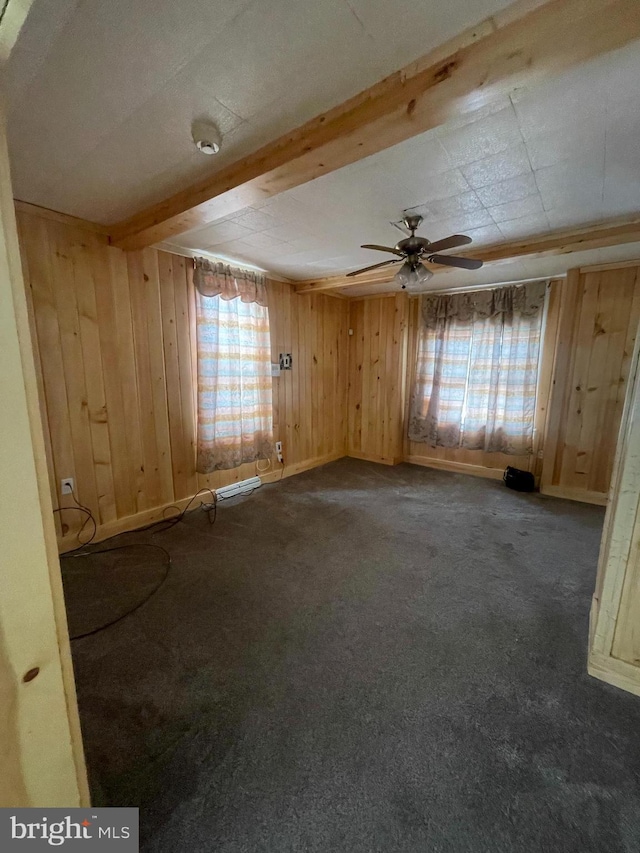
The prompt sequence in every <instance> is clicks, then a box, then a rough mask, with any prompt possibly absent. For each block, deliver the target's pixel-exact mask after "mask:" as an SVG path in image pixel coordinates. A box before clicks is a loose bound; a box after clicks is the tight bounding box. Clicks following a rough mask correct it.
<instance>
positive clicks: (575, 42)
mask: <svg viewBox="0 0 640 853" xmlns="http://www.w3.org/2000/svg"><path fill="white" fill-rule="evenodd" d="M532 2H533V5H534V6H535V8H533V10H531V11H526V10H527V9H530V7H531V5H532ZM523 9H524V10H525V11H524V12H523ZM637 38H640V9H639V6H638V0H549V1H548V2H546V3H543V4H542V5H539V6H536V3H535V0H528V2H526V3H524V4H523V3H522V2H519V3H518V4H516V5H515V6H514V7H509V8H508V9H507V10H505V12H504V13H502V14H501V15H497V16H494V17H493V18H488V19H487V20H485V21H483V22H482V23H481V24H480V25H479V26H477V27H474V28H473V29H471V30H467V31H466V32H465V33H463V34H462V35H461V36H458V37H457V38H455V39H453V40H452V41H450V42H448V43H447V44H445V45H443V46H441V47H440V48H438V49H437V50H436V51H433V52H432V53H430V54H428V55H427V56H425V57H423V58H422V59H420V60H418V61H417V62H414V63H412V64H411V65H409V66H407V67H405V68H403V69H401V70H400V71H397V72H396V73H395V74H392V75H391V76H389V77H387V78H386V79H384V80H382V81H381V82H379V83H377V84H376V85H375V86H372V87H371V88H369V89H366V90H365V91H364V92H361V93H360V94H359V95H356V96H355V97H354V98H351V99H350V100H348V101H346V102H345V103H343V104H341V105H340V106H338V107H335V108H334V109H332V110H329V112H327V113H325V114H323V115H320V116H317V117H316V118H314V119H312V120H311V121H309V122H307V123H306V124H304V125H302V126H301V127H299V128H297V129H296V130H294V131H293V132H291V133H288V134H285V135H284V136H282V137H280V138H279V139H277V140H275V141H274V142H271V143H269V144H268V145H265V146H264V147H263V148H261V149H259V150H258V151H256V152H254V153H253V154H251V155H249V156H248V157H245V158H244V159H243V160H240V161H238V162H237V163H233V164H231V165H230V166H227V167H225V168H224V169H221V170H220V171H218V172H216V173H214V174H213V175H211V176H209V177H208V178H206V179H204V180H201V181H199V182H198V183H196V184H194V185H192V186H191V187H189V188H187V189H185V190H183V191H181V192H179V193H177V194H176V195H174V196H172V197H171V198H168V199H166V200H165V201H163V202H161V203H160V204H156V205H154V206H153V207H150V208H149V209H147V210H144V211H142V212H141V213H139V214H137V215H136V216H134V217H132V218H131V219H128V220H127V221H125V222H122V223H119V224H116V225H113V226H112V227H111V228H110V233H111V236H112V242H113V243H114V244H115V245H116V246H120V247H121V248H124V249H139V248H143V247H145V246H149V245H151V244H153V243H158V242H160V241H162V240H166V239H167V238H169V237H171V236H174V235H176V234H181V233H183V232H184V231H188V230H189V229H192V228H196V227H202V226H204V225H206V224H207V223H209V222H214V221H215V220H217V219H220V218H221V217H223V216H226V215H228V214H230V213H234V212H235V211H238V210H241V209H242V208H244V207H247V206H248V205H251V204H254V203H256V202H260V201H264V199H265V198H268V197H270V196H274V195H277V194H278V193H281V192H284V191H285V190H288V189H291V188H293V187H296V186H299V185H301V184H304V183H306V182H307V181H310V180H312V179H313V178H317V177H319V176H320V175H324V174H327V173H328V172H332V171H334V170H335V169H339V168H341V167H342V166H346V165H348V164H349V163H354V162H356V161H358V160H361V159H362V158H363V157H368V156H369V155H371V154H374V153H376V152H378V151H381V150H383V149H385V148H388V147H390V146H391V145H395V144H397V143H399V142H402V141H404V140H405V139H409V138H410V137H412V136H415V135H417V134H419V133H423V132H425V131H427V130H430V129H431V128H433V127H436V126H439V125H442V124H444V123H445V122H447V121H448V120H449V119H451V118H453V117H455V116H459V115H461V114H464V113H469V112H472V111H474V110H476V109H478V108H479V107H481V106H482V105H483V104H485V103H487V102H489V101H492V100H494V99H495V98H496V97H499V96H504V95H505V94H508V93H509V92H511V91H512V90H513V89H514V88H515V87H517V86H531V85H534V84H536V83H538V82H540V81H541V80H543V79H545V78H546V77H549V76H550V75H553V74H557V73H558V72H560V71H564V70H566V69H568V68H571V67H572V66H574V65H577V64H579V63H581V62H585V61H587V60H589V59H592V58H594V57H596V56H599V55H601V54H604V53H608V52H609V51H611V50H615V49H616V48H619V47H622V46H623V45H625V44H627V43H629V42H630V41H633V40H635V39H637Z"/></svg>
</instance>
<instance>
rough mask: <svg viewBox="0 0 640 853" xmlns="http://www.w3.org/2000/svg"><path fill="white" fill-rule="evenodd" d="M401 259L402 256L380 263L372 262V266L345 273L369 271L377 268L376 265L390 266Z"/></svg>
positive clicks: (357, 273)
mask: <svg viewBox="0 0 640 853" xmlns="http://www.w3.org/2000/svg"><path fill="white" fill-rule="evenodd" d="M403 260H404V257H403V258H398V260H396V259H395V258H394V259H393V260H392V261H382V263H381V264H373V266H370V267H363V268H362V269H361V270H354V271H353V272H348V273H347V275H348V276H350V275H360V273H361V272H369V270H377V269H378V267H388V266H390V265H391V264H399V263H400V261H403Z"/></svg>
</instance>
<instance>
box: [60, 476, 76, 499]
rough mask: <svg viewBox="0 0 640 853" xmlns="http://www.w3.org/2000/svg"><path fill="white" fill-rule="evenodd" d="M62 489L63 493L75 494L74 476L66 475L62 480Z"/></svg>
mask: <svg viewBox="0 0 640 853" xmlns="http://www.w3.org/2000/svg"><path fill="white" fill-rule="evenodd" d="M60 491H61V492H62V494H63V495H72V494H73V477H65V478H64V479H63V480H60Z"/></svg>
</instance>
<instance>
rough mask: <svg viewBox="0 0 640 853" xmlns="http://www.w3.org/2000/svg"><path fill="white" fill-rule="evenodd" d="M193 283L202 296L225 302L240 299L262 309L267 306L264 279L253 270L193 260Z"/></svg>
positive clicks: (203, 259) (204, 259) (198, 259)
mask: <svg viewBox="0 0 640 853" xmlns="http://www.w3.org/2000/svg"><path fill="white" fill-rule="evenodd" d="M193 283H194V285H195V287H196V290H197V291H198V292H199V293H200V294H202V296H219V297H220V298H221V299H225V300H229V299H236V298H237V297H240V299H241V301H242V302H257V303H258V305H262V306H263V307H264V308H266V306H267V289H266V286H265V278H264V275H263V274H262V273H259V272H256V271H255V270H245V269H240V268H239V267H231V266H229V265H228V264H223V263H221V262H218V261H209V260H207V259H206V258H195V270H194V273H193Z"/></svg>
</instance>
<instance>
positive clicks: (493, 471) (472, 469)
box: [404, 455, 504, 480]
mask: <svg viewBox="0 0 640 853" xmlns="http://www.w3.org/2000/svg"><path fill="white" fill-rule="evenodd" d="M404 461H405V462H409V463H410V464H411V465H422V466H423V467H424V468H437V469H438V470H440V471H451V472H452V473H454V474H470V475H471V476H472V477H485V478H486V479H488V480H502V477H503V475H504V470H503V469H502V468H485V467H484V466H483V465H470V464H469V463H467V462H450V461H449V460H448V459H435V458H434V459H432V458H430V457H429V456H412V455H409V456H405V457H404Z"/></svg>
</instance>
